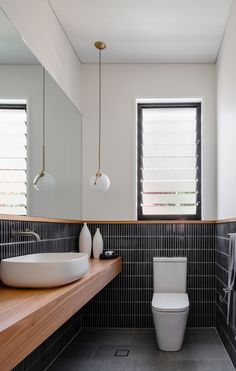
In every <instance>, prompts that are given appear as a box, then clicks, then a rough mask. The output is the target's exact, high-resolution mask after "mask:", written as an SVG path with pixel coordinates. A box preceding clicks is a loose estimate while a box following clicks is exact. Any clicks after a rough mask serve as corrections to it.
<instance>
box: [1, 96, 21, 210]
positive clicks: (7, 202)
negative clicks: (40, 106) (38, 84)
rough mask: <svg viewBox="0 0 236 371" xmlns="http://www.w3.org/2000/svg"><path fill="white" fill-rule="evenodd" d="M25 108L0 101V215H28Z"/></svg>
mask: <svg viewBox="0 0 236 371" xmlns="http://www.w3.org/2000/svg"><path fill="white" fill-rule="evenodd" d="M26 135H27V125H26V104H20V103H19V104H15V103H14V104H11V103H7V104H6V103H1V101H0V213H1V214H18V215H26V214H27V200H26V187H27V184H26V160H27V137H26Z"/></svg>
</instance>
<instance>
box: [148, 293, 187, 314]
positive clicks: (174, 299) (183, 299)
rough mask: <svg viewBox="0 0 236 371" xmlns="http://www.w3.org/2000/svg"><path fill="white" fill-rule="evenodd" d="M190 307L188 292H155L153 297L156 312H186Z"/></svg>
mask: <svg viewBox="0 0 236 371" xmlns="http://www.w3.org/2000/svg"><path fill="white" fill-rule="evenodd" d="M188 309H189V300H188V294H186V293H155V294H153V298H152V310H153V311H155V312H174V313H176V312H185V311H188Z"/></svg>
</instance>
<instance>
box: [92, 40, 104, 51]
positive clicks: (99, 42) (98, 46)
mask: <svg viewBox="0 0 236 371" xmlns="http://www.w3.org/2000/svg"><path fill="white" fill-rule="evenodd" d="M94 45H95V46H96V48H97V49H99V50H103V49H106V47H107V46H106V44H105V43H104V42H103V41H96V42H95V43H94Z"/></svg>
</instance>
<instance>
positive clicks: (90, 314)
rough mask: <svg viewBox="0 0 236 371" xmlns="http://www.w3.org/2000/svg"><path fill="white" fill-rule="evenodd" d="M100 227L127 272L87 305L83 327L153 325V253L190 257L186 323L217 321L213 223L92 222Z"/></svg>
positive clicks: (92, 227) (201, 324)
mask: <svg viewBox="0 0 236 371" xmlns="http://www.w3.org/2000/svg"><path fill="white" fill-rule="evenodd" d="M96 227H99V228H100V230H101V233H102V235H103V239H104V247H105V249H106V250H115V251H116V252H117V253H118V254H119V255H120V256H122V258H123V271H122V273H121V275H119V276H118V277H117V278H116V279H114V280H113V281H112V282H111V283H110V284H109V285H108V286H107V287H106V288H105V289H104V290H102V291H101V292H100V293H99V294H98V295H97V296H96V297H95V298H94V299H93V300H91V301H90V302H89V303H88V304H87V305H86V306H85V307H84V308H83V310H82V325H83V327H131V328H132V327H133V328H134V327H137V328H150V327H153V321H152V313H151V301H152V295H153V263H152V259H153V257H154V256H160V257H164V256H168V257H173V256H187V258H188V276H187V290H188V294H189V299H190V313H189V320H188V326H189V327H211V326H215V225H214V224H101V225H94V224H91V225H89V228H90V230H91V232H92V234H94V233H95V229H96Z"/></svg>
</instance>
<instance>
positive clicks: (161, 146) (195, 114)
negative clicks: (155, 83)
mask: <svg viewBox="0 0 236 371" xmlns="http://www.w3.org/2000/svg"><path fill="white" fill-rule="evenodd" d="M199 108H200V105H197V106H196V107H195V106H191V105H190V106H186V107H183V106H182V105H180V106H176V105H174V106H173V107H171V106H165V105H164V106H163V105H162V106H161V107H153V106H149V107H145V105H142V106H141V107H139V113H138V114H139V121H140V122H139V141H140V142H141V143H139V162H138V166H139V169H138V174H139V177H138V178H139V179H138V180H139V187H138V192H139V195H138V202H139V217H140V218H143V219H145V216H146V217H148V216H150V217H155V216H157V217H159V216H162V217H163V218H165V217H167V218H168V217H170V218H173V219H174V218H175V217H182V216H186V217H187V216H189V217H193V218H194V217H195V216H197V214H198V217H199V210H200V187H199V186H200V182H199V181H200V179H199V176H200V169H199V164H200V161H199V160H200V147H199V146H200V135H199V134H200V133H199V132H198V129H199V130H200V128H198V124H199V122H198V119H199V111H198V110H199ZM196 219H197V217H196Z"/></svg>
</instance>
